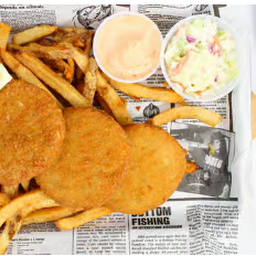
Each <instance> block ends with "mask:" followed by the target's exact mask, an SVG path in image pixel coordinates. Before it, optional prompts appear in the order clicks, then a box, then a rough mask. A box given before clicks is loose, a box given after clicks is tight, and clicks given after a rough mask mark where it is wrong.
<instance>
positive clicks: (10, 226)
mask: <svg viewBox="0 0 256 256" xmlns="http://www.w3.org/2000/svg"><path fill="white" fill-rule="evenodd" d="M20 228H21V216H20V214H19V213H17V214H16V215H15V216H13V217H11V218H10V219H8V220H7V221H6V224H5V227H4V230H3V232H2V234H1V236H0V254H1V255H3V254H5V253H6V251H7V248H8V245H9V243H10V242H11V241H12V239H13V237H14V236H15V235H16V234H17V233H18V232H19V230H20Z"/></svg>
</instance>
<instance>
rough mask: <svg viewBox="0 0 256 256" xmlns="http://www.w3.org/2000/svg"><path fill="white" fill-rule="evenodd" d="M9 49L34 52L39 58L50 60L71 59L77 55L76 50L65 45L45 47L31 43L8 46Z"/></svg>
mask: <svg viewBox="0 0 256 256" xmlns="http://www.w3.org/2000/svg"><path fill="white" fill-rule="evenodd" d="M7 49H8V50H11V51H13V50H18V51H22V52H32V53H34V54H35V55H36V56H37V57H39V58H48V59H70V58H73V57H74V55H75V52H74V50H73V49H72V48H71V47H67V46H65V45H56V46H44V45H40V44H37V43H30V44H29V45H25V46H20V45H18V44H8V45H7Z"/></svg>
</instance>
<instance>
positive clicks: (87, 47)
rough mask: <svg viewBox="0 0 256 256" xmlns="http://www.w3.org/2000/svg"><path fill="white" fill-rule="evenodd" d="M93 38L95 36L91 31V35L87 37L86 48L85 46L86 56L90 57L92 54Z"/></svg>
mask: <svg viewBox="0 0 256 256" xmlns="http://www.w3.org/2000/svg"><path fill="white" fill-rule="evenodd" d="M93 36H94V33H93V31H91V30H89V35H88V37H87V40H86V46H85V49H84V52H85V54H86V55H88V56H89V54H90V52H91V48H92V40H93Z"/></svg>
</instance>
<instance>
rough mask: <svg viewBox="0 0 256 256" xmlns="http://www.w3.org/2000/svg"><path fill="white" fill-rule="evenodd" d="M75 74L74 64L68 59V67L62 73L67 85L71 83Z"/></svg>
mask: <svg viewBox="0 0 256 256" xmlns="http://www.w3.org/2000/svg"><path fill="white" fill-rule="evenodd" d="M74 73H75V62H74V60H73V59H68V66H67V68H66V69H65V71H64V76H65V78H66V80H67V81H68V82H69V83H72V81H73V78H74Z"/></svg>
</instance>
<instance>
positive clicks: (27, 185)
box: [21, 180, 30, 192]
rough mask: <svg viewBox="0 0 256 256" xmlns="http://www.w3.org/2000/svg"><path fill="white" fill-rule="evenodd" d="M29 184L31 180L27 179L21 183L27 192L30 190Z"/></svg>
mask: <svg viewBox="0 0 256 256" xmlns="http://www.w3.org/2000/svg"><path fill="white" fill-rule="evenodd" d="M29 185H30V180H27V181H24V182H22V183H21V186H22V188H23V189H24V190H25V191H26V192H28V190H29Z"/></svg>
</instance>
